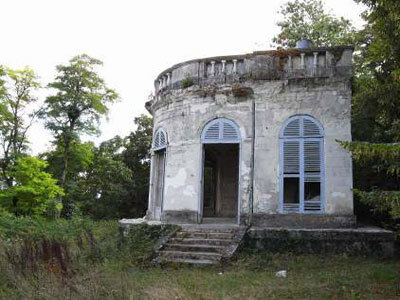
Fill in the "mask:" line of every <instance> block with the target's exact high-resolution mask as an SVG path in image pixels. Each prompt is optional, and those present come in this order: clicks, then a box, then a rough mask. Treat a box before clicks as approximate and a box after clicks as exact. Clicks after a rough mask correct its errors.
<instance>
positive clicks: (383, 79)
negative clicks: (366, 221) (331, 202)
mask: <svg viewBox="0 0 400 300" xmlns="http://www.w3.org/2000/svg"><path fill="white" fill-rule="evenodd" d="M356 2H362V3H364V4H365V5H367V7H368V8H369V10H368V11H366V12H365V13H364V14H363V17H364V19H365V20H366V21H367V24H366V26H365V28H364V29H363V31H362V32H364V33H367V34H366V35H365V36H366V38H365V42H364V43H363V44H362V45H360V55H359V56H358V61H357V63H358V65H356V67H358V72H357V73H356V75H357V76H356V78H355V83H354V86H355V90H354V96H353V109H352V114H353V115H352V117H353V120H352V125H353V138H354V139H355V140H356V141H355V142H352V143H342V145H343V146H344V147H345V148H346V149H348V150H350V151H351V152H352V153H353V158H354V160H355V162H356V164H355V187H356V188H357V190H356V193H355V194H356V196H357V198H358V199H359V200H360V202H361V203H364V204H367V205H368V206H369V207H373V208H374V209H375V210H374V211H376V215H378V217H379V219H380V221H383V222H385V221H386V222H387V219H388V218H387V217H388V216H391V217H392V224H391V226H392V228H393V226H395V224H396V223H398V221H399V220H400V144H399V142H400V80H399V79H400V45H399V43H398V40H399V38H400V26H399V24H400V22H399V15H400V2H399V1H397V0H385V1H383V0H358V1H356Z"/></svg>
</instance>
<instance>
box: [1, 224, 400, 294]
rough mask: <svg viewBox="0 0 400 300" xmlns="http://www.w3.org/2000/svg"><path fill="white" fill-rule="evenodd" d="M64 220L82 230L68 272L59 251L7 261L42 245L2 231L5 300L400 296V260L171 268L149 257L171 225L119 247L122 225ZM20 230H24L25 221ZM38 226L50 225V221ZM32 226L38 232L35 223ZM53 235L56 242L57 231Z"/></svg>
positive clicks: (309, 259) (264, 257) (251, 260)
mask: <svg viewBox="0 0 400 300" xmlns="http://www.w3.org/2000/svg"><path fill="white" fill-rule="evenodd" d="M0 221H1V220H0ZM62 222H64V221H61V223H62ZM85 222H88V221H85ZM63 224H64V223H63ZM63 224H61V225H60V224H58V225H55V224H47V225H48V226H49V227H51V228H54V227H55V226H60V227H62V228H63V226H67V225H68V226H70V227H69V230H68V231H69V232H72V231H74V230H72V229H73V228H75V229H77V228H84V230H82V231H80V230H76V232H77V233H76V234H75V235H74V234H71V235H70V237H66V238H65V239H64V240H62V243H63V247H64V248H65V249H67V250H65V252H62V251H61V252H62V253H64V254H61V255H65V253H68V256H69V257H68V258H66V257H64V258H65V261H66V262H67V263H68V268H67V270H68V271H63V269H62V268H60V267H59V265H58V263H57V259H59V258H57V256H55V258H54V259H47V260H46V259H44V258H46V257H42V256H40V255H39V256H38V257H37V262H38V263H37V264H32V263H28V264H27V266H29V268H24V267H22V266H21V265H19V264H16V265H15V264H14V263H13V261H10V260H9V259H8V258H9V257H11V258H13V255H12V253H10V252H7V251H10V250H14V253H17V254H18V255H19V256H17V258H18V259H19V260H18V259H17V258H15V257H14V258H15V262H18V261H20V260H21V259H22V261H23V259H26V260H28V262H29V259H32V258H33V257H34V253H31V254H29V255H31V256H29V255H28V256H26V257H24V253H25V252H24V251H28V252H29V251H31V250H32V251H34V249H36V248H35V247H31V248H29V247H28V248H26V249H28V250H26V249H25V248H24V247H25V246H24V245H25V243H26V241H29V240H30V239H29V238H27V237H29V236H31V234H30V233H29V230H25V231H24V232H25V233H24V234H25V235H26V236H25V237H23V236H22V235H18V234H17V236H18V238H12V237H11V236H7V238H5V237H4V235H3V238H2V242H0V243H1V245H2V248H0V254H1V253H3V255H2V256H0V257H1V258H2V260H1V261H0V267H1V268H0V298H3V299H398V297H397V296H396V286H397V282H398V273H397V261H396V260H395V259H386V260H384V259H377V258H375V259H374V258H363V257H347V256H327V257H323V256H314V255H313V256H311V255H302V256H295V255H290V254H285V255H283V254H282V255H274V254H269V253H265V252H263V253H260V252H255V251H254V252H253V251H246V252H242V253H240V254H239V256H238V257H237V259H236V260H235V261H233V262H232V263H230V264H229V265H227V266H218V267H179V266H176V265H170V266H168V267H166V268H161V267H157V266H152V265H151V263H150V262H149V260H150V258H151V244H152V242H153V241H155V240H157V239H158V238H159V236H160V235H161V234H165V232H168V230H171V228H158V229H157V230H155V229H154V228H148V227H146V226H144V227H143V226H141V227H137V229H136V230H135V231H134V232H131V235H130V237H129V238H128V240H127V242H124V243H123V245H118V239H117V236H118V234H116V230H117V226H116V223H113V222H92V221H90V222H88V223H85V224H84V225H83V224H82V223H79V222H78V223H77V224H75V225H73V223H65V224H64V225H63ZM14 225H15V224H14ZM20 227H21V228H25V229H26V227H24V226H22V225H21V224H20ZM40 227H41V228H42V230H44V229H43V228H44V227H45V225H43V224H42V225H41V226H40ZM49 230H50V229H49ZM60 230H61V228H58V231H60ZM31 231H35V230H33V229H32V228H31ZM35 232H36V231H35ZM78 233H79V234H78ZM15 234H16V233H14V235H15ZM42 235H43V232H42ZM42 235H40V234H39V235H38V234H35V237H36V239H37V240H38V242H40V244H39V245H42V244H41V241H42V240H40V239H39V237H40V236H42ZM63 236H65V234H63ZM79 237H80V238H79ZM53 238H54V239H56V236H53ZM50 240H51V239H50ZM23 241H25V242H23ZM53 241H54V240H53ZM32 243H33V242H32ZM56 244H57V243H56ZM28 245H29V243H28ZM10 247H14V248H10ZM40 247H42V246H40ZM40 247H39V248H40ZM1 249H2V251H3V252H1ZM21 249H22V250H21ZM24 249H25V250H24ZM29 249H31V250H29ZM40 249H42V248H40ZM40 249H39V250H40ZM39 250H38V249H36V251H39ZM7 253H8V254H7ZM55 253H58V252H57V251H55ZM25 254H26V253H25ZM39 254H40V251H39ZM7 255H8V257H7ZM10 255H11V256H10ZM31 267H34V268H31ZM279 270H287V271H288V276H287V277H286V278H278V277H276V276H275V273H276V272H277V271H279Z"/></svg>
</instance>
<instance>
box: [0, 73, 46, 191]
mask: <svg viewBox="0 0 400 300" xmlns="http://www.w3.org/2000/svg"><path fill="white" fill-rule="evenodd" d="M0 75H3V76H2V77H3V78H2V80H1V82H0V101H1V102H0V144H1V147H2V158H1V161H0V162H1V165H0V166H1V172H2V174H1V175H2V178H3V180H4V182H5V183H6V184H7V186H8V187H12V185H13V176H12V173H10V169H11V168H12V167H13V166H14V165H15V161H16V160H17V159H18V158H19V157H20V156H21V154H23V153H24V152H25V151H26V149H27V144H28V140H27V132H28V130H29V128H30V127H31V126H32V124H33V122H34V121H35V119H36V117H37V116H38V114H39V112H40V109H35V108H34V107H33V104H35V103H36V102H37V98H36V97H35V96H34V95H33V93H34V91H35V90H36V89H38V88H39V86H40V85H39V83H38V78H37V75H36V74H35V72H34V71H33V70H32V69H30V68H25V69H23V70H12V69H8V68H6V69H3V70H2V71H0Z"/></svg>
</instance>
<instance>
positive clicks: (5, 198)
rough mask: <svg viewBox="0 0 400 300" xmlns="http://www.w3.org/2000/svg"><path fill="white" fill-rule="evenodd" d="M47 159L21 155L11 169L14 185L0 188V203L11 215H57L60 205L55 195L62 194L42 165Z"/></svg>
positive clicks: (61, 190) (44, 164)
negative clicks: (0, 189)
mask: <svg viewBox="0 0 400 300" xmlns="http://www.w3.org/2000/svg"><path fill="white" fill-rule="evenodd" d="M46 167H47V163H46V162H45V161H43V160H40V159H38V158H35V157H23V158H20V159H19V160H18V161H17V164H16V166H15V167H14V168H13V170H12V171H11V175H12V177H13V178H14V181H15V185H14V186H12V187H10V188H8V189H5V190H2V191H0V203H1V205H2V206H3V208H5V209H6V210H7V211H9V212H12V213H14V214H15V215H33V216H38V215H43V214H45V213H46V212H47V213H49V214H51V215H53V216H54V215H57V214H58V212H59V211H60V210H61V208H62V204H61V203H59V201H58V200H57V197H59V196H62V195H64V192H63V189H62V188H61V187H59V186H58V185H57V184H56V182H57V180H56V179H53V178H52V176H51V174H49V173H46V172H45V171H44V169H45V168H46Z"/></svg>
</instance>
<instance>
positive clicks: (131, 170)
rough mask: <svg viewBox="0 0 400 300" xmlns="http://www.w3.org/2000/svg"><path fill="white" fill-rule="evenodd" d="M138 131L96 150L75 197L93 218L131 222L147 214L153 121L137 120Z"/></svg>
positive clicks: (143, 118) (144, 117) (115, 138)
mask: <svg viewBox="0 0 400 300" xmlns="http://www.w3.org/2000/svg"><path fill="white" fill-rule="evenodd" d="M135 124H136V126H137V128H136V130H135V131H133V132H131V133H130V134H129V135H128V136H127V137H125V138H123V139H122V138H120V137H119V136H116V137H114V138H113V139H111V140H108V141H105V142H103V143H101V145H100V146H99V147H98V148H96V149H95V150H94V159H93V163H92V164H91V166H90V167H89V170H88V172H87V173H85V174H84V176H83V177H82V178H81V179H80V180H79V184H78V186H77V187H78V188H77V189H76V190H75V192H74V193H73V195H72V197H74V198H75V199H77V201H79V205H80V208H81V210H82V212H83V213H84V214H87V215H90V216H91V217H94V218H107V219H111V218H126V217H129V218H132V217H142V216H143V215H144V214H145V213H146V209H147V203H148V192H149V177H150V174H149V173H150V156H149V154H150V148H151V139H152V119H151V118H150V117H147V116H145V115H141V116H140V117H137V118H135Z"/></svg>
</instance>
